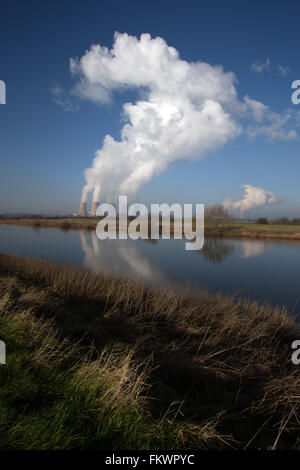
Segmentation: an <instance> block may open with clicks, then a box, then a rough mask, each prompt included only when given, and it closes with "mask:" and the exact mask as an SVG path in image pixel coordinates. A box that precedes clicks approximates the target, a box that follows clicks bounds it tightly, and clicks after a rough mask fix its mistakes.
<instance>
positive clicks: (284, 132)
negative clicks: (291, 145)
mask: <svg viewBox="0 0 300 470" xmlns="http://www.w3.org/2000/svg"><path fill="white" fill-rule="evenodd" d="M244 102H245V103H246V106H247V108H248V112H249V113H250V116H251V117H252V119H253V120H254V124H252V125H251V126H249V127H248V129H247V134H248V136H249V137H251V138H254V137H257V136H259V135H261V136H264V137H266V138H267V140H268V141H269V142H280V141H288V140H293V139H296V138H297V132H296V130H295V127H299V125H300V113H299V111H295V110H293V109H286V110H285V111H283V112H282V113H276V112H274V111H272V110H271V109H270V108H269V106H266V105H265V104H263V103H261V102H260V101H256V100H253V99H251V98H249V96H245V98H244Z"/></svg>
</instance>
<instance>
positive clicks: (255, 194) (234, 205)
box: [223, 184, 279, 215]
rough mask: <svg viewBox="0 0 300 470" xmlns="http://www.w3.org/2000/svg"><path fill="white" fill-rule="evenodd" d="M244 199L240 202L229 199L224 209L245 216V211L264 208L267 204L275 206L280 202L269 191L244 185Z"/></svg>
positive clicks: (224, 202) (226, 200)
mask: <svg viewBox="0 0 300 470" xmlns="http://www.w3.org/2000/svg"><path fill="white" fill-rule="evenodd" d="M242 188H243V189H244V195H243V198H242V199H240V200H238V201H233V200H232V199H231V197H228V198H227V199H225V201H223V205H224V207H226V209H229V210H238V211H239V212H240V214H241V215H242V214H244V212H245V211H248V210H250V209H255V208H256V207H260V206H264V205H266V204H275V203H276V202H279V199H278V197H277V196H276V195H275V194H274V193H272V192H271V191H267V190H266V189H263V188H258V187H257V186H252V185H251V184H244V185H243V186H242Z"/></svg>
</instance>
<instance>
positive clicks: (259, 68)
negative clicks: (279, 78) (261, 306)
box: [250, 58, 271, 73]
mask: <svg viewBox="0 0 300 470" xmlns="http://www.w3.org/2000/svg"><path fill="white" fill-rule="evenodd" d="M270 65H271V61H270V59H269V58H267V59H266V62H259V61H257V62H253V64H251V67H250V68H251V70H252V71H253V72H255V73H263V72H265V71H266V70H269V68H270Z"/></svg>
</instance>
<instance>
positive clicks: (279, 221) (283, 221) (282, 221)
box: [273, 217, 290, 225]
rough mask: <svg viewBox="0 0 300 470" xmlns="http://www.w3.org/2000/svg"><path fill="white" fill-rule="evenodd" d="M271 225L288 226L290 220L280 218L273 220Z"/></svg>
mask: <svg viewBox="0 0 300 470" xmlns="http://www.w3.org/2000/svg"><path fill="white" fill-rule="evenodd" d="M273 224H275V225H288V224H290V220H289V219H288V218H287V217H280V218H279V219H276V220H274V221H273Z"/></svg>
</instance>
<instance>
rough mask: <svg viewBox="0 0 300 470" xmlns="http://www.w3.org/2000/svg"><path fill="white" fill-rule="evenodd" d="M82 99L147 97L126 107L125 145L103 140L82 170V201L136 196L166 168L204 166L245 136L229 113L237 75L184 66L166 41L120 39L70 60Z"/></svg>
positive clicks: (235, 103)
mask: <svg viewBox="0 0 300 470" xmlns="http://www.w3.org/2000/svg"><path fill="white" fill-rule="evenodd" d="M70 67H71V71H72V73H73V74H74V75H75V76H76V77H77V78H78V81H77V84H76V91H77V94H80V95H81V96H82V97H85V98H87V99H92V100H93V101H98V102H101V103H103V102H107V101H109V100H110V99H111V94H112V92H113V91H114V90H124V89H133V88H136V89H140V90H142V91H143V98H141V99H138V100H137V101H136V103H135V104H133V103H125V104H124V106H123V111H124V117H125V123H124V126H123V128H122V131H121V140H120V141H117V140H115V139H114V138H113V137H111V136H110V135H106V137H105V138H104V141H103V145H102V148H100V149H99V150H97V151H96V154H95V158H94V161H93V165H92V167H91V168H88V169H87V170H85V179H86V183H87V184H86V186H85V187H84V188H83V192H82V202H86V200H87V196H88V194H89V193H90V192H91V191H94V193H93V200H94V201H99V198H100V189H101V193H102V195H103V196H105V197H106V198H107V197H109V198H115V197H116V196H117V195H118V194H127V195H129V196H130V195H133V194H134V193H136V192H137V191H138V190H139V188H140V187H141V186H142V185H143V184H145V183H146V182H148V181H149V180H150V179H151V178H152V177H153V176H154V175H158V174H159V173H161V172H162V171H164V170H165V169H166V168H167V166H168V165H169V163H171V162H174V161H176V160H178V159H181V158H189V159H200V158H202V157H203V156H204V154H205V153H206V152H208V151H210V150H212V149H215V148H217V147H220V146H223V145H224V144H225V143H226V142H227V141H228V140H230V139H232V138H234V137H236V136H237V135H238V134H239V133H240V126H239V125H238V124H237V123H236V122H235V120H234V119H233V117H232V115H231V114H230V112H229V109H230V110H232V109H236V107H237V106H238V105H239V104H238V101H237V98H236V89H235V76H234V74H233V73H231V72H226V73H225V72H224V71H223V69H222V67H221V66H211V65H209V64H207V63H204V62H197V63H189V62H186V61H184V60H181V59H180V57H179V54H178V52H177V51H176V49H174V48H173V47H169V46H168V45H167V44H166V42H165V41H164V40H163V39H162V38H159V37H157V38H155V39H152V38H151V36H150V35H149V34H142V35H141V37H140V39H138V38H136V37H132V36H129V35H128V34H119V33H116V34H115V38H114V44H113V48H112V49H111V50H108V49H107V48H106V47H102V46H100V45H94V46H92V47H91V48H90V50H88V51H86V53H85V54H84V56H83V57H82V58H81V59H80V60H78V59H76V60H74V59H71V62H70Z"/></svg>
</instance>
